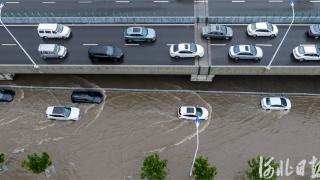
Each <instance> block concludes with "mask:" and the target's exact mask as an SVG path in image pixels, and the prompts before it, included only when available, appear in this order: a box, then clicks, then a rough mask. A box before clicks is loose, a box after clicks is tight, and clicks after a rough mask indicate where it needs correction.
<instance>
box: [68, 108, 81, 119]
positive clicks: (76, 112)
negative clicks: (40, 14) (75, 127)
mask: <svg viewBox="0 0 320 180" xmlns="http://www.w3.org/2000/svg"><path fill="white" fill-rule="evenodd" d="M79 116H80V109H79V108H75V107H71V113H70V116H69V118H70V119H76V120H77V119H79Z"/></svg>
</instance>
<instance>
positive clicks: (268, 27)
mask: <svg viewBox="0 0 320 180" xmlns="http://www.w3.org/2000/svg"><path fill="white" fill-rule="evenodd" d="M267 29H268V30H269V31H273V26H272V24H270V23H267Z"/></svg>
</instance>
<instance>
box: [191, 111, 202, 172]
mask: <svg viewBox="0 0 320 180" xmlns="http://www.w3.org/2000/svg"><path fill="white" fill-rule="evenodd" d="M194 123H195V124H196V127H197V148H196V152H195V153H194V157H193V161H192V165H191V168H190V173H189V176H192V170H193V166H194V162H195V161H196V157H197V153H198V149H199V125H200V118H199V116H197V118H196V119H195V121H194Z"/></svg>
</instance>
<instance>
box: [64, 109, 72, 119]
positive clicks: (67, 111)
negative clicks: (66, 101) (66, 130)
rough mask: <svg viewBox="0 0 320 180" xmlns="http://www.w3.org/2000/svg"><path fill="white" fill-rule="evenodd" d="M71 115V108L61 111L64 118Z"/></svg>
mask: <svg viewBox="0 0 320 180" xmlns="http://www.w3.org/2000/svg"><path fill="white" fill-rule="evenodd" d="M70 113H71V108H70V107H65V108H64V111H63V116H64V117H69V116H70Z"/></svg>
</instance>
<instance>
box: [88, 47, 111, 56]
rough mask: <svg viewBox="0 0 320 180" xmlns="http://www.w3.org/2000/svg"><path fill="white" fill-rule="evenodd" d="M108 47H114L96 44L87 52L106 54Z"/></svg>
mask: <svg viewBox="0 0 320 180" xmlns="http://www.w3.org/2000/svg"><path fill="white" fill-rule="evenodd" d="M108 48H114V47H112V46H108V45H97V46H94V47H91V48H90V49H89V52H90V53H99V54H106V53H107V50H108Z"/></svg>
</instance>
